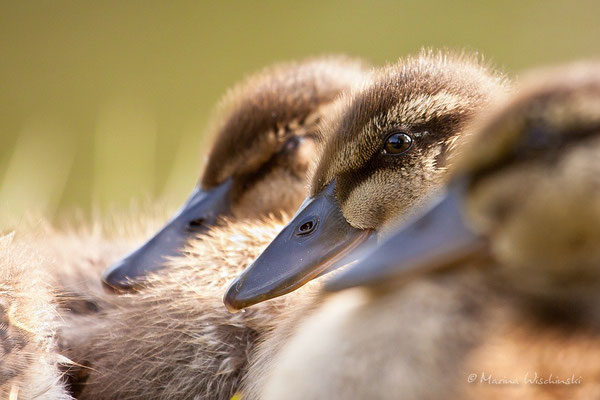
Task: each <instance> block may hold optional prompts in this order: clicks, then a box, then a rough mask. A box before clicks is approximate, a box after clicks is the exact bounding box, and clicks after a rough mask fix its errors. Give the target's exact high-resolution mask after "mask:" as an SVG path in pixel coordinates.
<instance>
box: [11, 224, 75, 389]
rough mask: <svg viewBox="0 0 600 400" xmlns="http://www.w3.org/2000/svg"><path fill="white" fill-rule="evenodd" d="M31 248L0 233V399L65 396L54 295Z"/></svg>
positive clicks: (40, 261) (63, 360) (63, 361)
mask: <svg viewBox="0 0 600 400" xmlns="http://www.w3.org/2000/svg"><path fill="white" fill-rule="evenodd" d="M42 262H43V261H42V259H41V258H39V257H38V256H37V255H34V254H33V248H31V247H26V246H22V245H20V244H17V243H13V238H12V235H9V236H3V237H0V397H2V398H3V399H27V400H29V399H42V400H68V399H71V396H69V395H68V394H67V392H66V390H65V387H64V385H63V383H62V381H61V376H60V373H59V369H58V366H59V363H61V362H62V363H66V362H67V360H66V359H64V358H61V357H60V356H59V355H58V353H57V352H56V346H55V344H54V334H55V329H56V324H55V320H54V318H55V310H54V299H53V297H52V294H51V292H50V290H49V288H48V287H47V285H46V283H45V281H44V275H43V271H42V270H40V269H39V268H37V267H38V265H39V264H40V263H42Z"/></svg>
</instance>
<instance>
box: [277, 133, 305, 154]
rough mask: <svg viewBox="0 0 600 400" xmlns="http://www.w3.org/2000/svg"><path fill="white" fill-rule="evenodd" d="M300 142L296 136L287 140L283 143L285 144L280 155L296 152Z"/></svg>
mask: <svg viewBox="0 0 600 400" xmlns="http://www.w3.org/2000/svg"><path fill="white" fill-rule="evenodd" d="M301 141H302V138H301V137H297V136H294V137H292V138H290V139H288V140H287V142H285V144H284V145H283V148H282V149H281V152H282V153H292V152H294V151H296V149H297V148H298V145H299V144H300V142H301Z"/></svg>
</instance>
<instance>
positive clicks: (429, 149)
mask: <svg viewBox="0 0 600 400" xmlns="http://www.w3.org/2000/svg"><path fill="white" fill-rule="evenodd" d="M502 83H503V80H502V79H501V78H500V77H498V76H496V75H494V74H492V73H491V72H490V71H489V70H488V69H487V68H485V67H484V66H482V65H481V64H479V63H477V62H475V61H474V60H473V59H468V58H465V57H454V56H449V55H447V54H444V53H433V52H423V53H422V54H421V55H419V56H417V57H413V58H408V59H406V60H401V61H400V62H398V63H397V64H394V65H390V66H387V67H385V68H382V69H381V70H380V71H378V72H377V73H375V74H373V76H371V77H370V79H369V80H368V81H367V82H366V83H364V84H363V85H362V86H361V87H360V88H358V89H356V90H354V91H353V92H352V93H349V94H346V95H345V98H344V99H343V100H342V101H341V102H342V104H343V106H340V107H339V109H338V113H337V114H336V115H335V116H333V117H331V118H328V119H327V121H326V122H325V124H324V128H323V132H324V134H327V136H328V139H327V141H326V145H325V147H324V151H323V153H322V155H321V158H320V161H319V164H318V166H317V167H316V171H315V174H314V175H313V178H312V181H311V186H310V194H309V197H308V198H307V199H306V200H305V202H304V203H303V204H302V206H301V207H300V209H299V210H298V211H297V212H296V215H295V216H294V218H293V219H292V221H291V222H290V223H289V224H288V225H287V226H286V227H285V228H284V229H283V231H282V232H281V233H280V234H279V235H278V236H277V237H276V238H275V240H274V241H273V242H272V243H271V244H270V245H269V247H268V248H267V249H266V250H265V251H264V252H263V253H262V254H261V255H260V256H259V257H258V258H257V259H256V260H255V262H254V263H253V264H252V265H251V266H249V267H248V268H247V269H246V270H245V271H244V272H243V273H242V274H241V275H240V276H239V277H238V278H237V279H236V280H235V281H234V282H233V283H232V284H231V286H230V288H229V289H228V291H227V293H226V294H225V297H224V302H225V304H226V306H227V307H228V308H229V309H230V310H232V311H234V310H238V309H241V308H244V307H248V306H250V305H252V304H256V303H258V302H261V301H264V300H268V299H270V298H273V297H277V296H281V295H283V294H286V293H289V292H291V291H293V290H295V289H296V288H298V287H300V286H302V285H304V284H305V283H307V282H308V281H310V280H311V279H313V278H315V277H317V276H319V275H321V274H324V273H326V272H328V271H331V270H333V269H335V268H336V267H338V266H341V265H343V264H344V262H345V261H346V260H347V259H348V257H347V255H348V253H350V252H351V251H352V250H354V249H355V248H357V247H358V246H359V245H361V244H362V245H364V243H366V242H369V241H371V240H372V239H373V238H375V233H377V232H379V231H381V230H385V229H386V226H387V225H388V223H390V222H391V221H394V220H396V219H398V218H403V217H405V216H406V215H408V214H409V210H410V208H411V207H413V206H414V205H415V204H417V203H418V202H419V201H421V200H422V199H423V198H424V197H426V196H427V195H429V194H430V193H431V192H432V191H433V190H435V189H436V188H437V187H439V186H440V185H441V184H442V182H443V181H444V175H445V171H446V167H447V164H448V162H449V157H448V154H449V152H450V150H451V149H452V147H453V145H454V143H455V142H456V139H457V137H458V136H460V134H461V133H462V131H463V127H464V126H465V124H466V122H467V121H468V120H469V119H470V118H471V116H472V115H473V114H474V112H475V111H476V110H478V109H479V108H481V107H482V106H483V105H484V104H486V103H487V102H488V101H489V99H490V98H491V97H492V96H493V94H494V93H495V92H497V91H498V90H499V88H500V87H502Z"/></svg>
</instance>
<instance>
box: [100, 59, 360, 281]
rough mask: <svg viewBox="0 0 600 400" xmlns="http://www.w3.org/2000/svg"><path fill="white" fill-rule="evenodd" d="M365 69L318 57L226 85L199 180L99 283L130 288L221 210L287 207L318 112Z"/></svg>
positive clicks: (240, 212)
mask: <svg viewBox="0 0 600 400" xmlns="http://www.w3.org/2000/svg"><path fill="white" fill-rule="evenodd" d="M365 75H366V69H365V67H364V65H363V64H362V63H361V62H359V61H357V60H351V59H347V58H344V57H323V58H315V59H309V60H307V61H304V62H299V63H288V64H281V65H276V66H274V67H271V68H267V69H265V70H264V71H262V72H260V73H259V74H257V75H255V76H252V77H250V78H248V79H247V80H245V81H244V82H242V83H241V84H239V85H238V86H236V87H234V88H233V89H232V90H230V91H229V92H228V93H227V94H226V95H225V97H224V99H223V100H222V102H221V104H220V107H219V109H218V112H217V113H216V117H215V118H214V122H213V124H212V129H211V131H212V132H213V134H214V135H215V137H216V139H215V142H214V144H213V147H212V150H211V152H210V154H209V157H208V161H207V164H206V167H205V169H204V172H203V174H202V176H201V178H200V180H199V183H198V185H197V186H196V188H195V189H194V191H193V192H192V194H191V196H190V197H189V198H188V200H187V201H186V202H185V203H184V205H183V207H182V208H181V210H180V211H179V212H178V213H177V214H176V215H175V216H174V217H173V218H172V219H171V220H170V221H169V222H168V223H167V224H166V225H165V226H164V227H163V228H162V229H161V230H160V231H159V232H158V233H156V235H155V236H154V237H152V238H151V239H150V240H148V242H146V243H145V244H143V245H142V246H141V247H140V248H138V249H137V250H135V251H134V252H132V253H131V254H129V255H128V256H126V257H125V258H123V259H122V260H120V261H118V262H117V263H115V264H114V265H112V266H111V267H109V268H108V269H107V270H106V271H105V272H104V274H103V277H102V280H103V282H104V285H105V287H106V288H107V289H109V290H117V291H124V290H131V289H134V288H135V287H136V286H138V285H139V284H140V283H142V282H143V281H144V279H145V276H146V275H147V274H149V273H152V272H155V271H157V270H159V269H161V268H164V266H165V261H166V259H167V258H170V257H174V256H177V255H181V253H182V249H183V247H184V246H185V244H186V243H187V241H188V240H189V239H190V238H191V237H195V236H197V235H199V234H203V233H205V232H207V231H208V230H209V228H210V227H211V226H214V225H215V224H218V223H219V222H220V220H221V217H228V218H234V219H246V218H259V217H262V216H267V215H269V214H285V213H291V212H293V210H295V209H296V208H297V207H298V205H299V204H300V203H301V202H302V199H303V198H304V197H305V195H306V175H307V171H308V169H309V166H310V165H311V163H313V160H314V159H315V154H316V148H315V147H316V145H317V143H316V142H317V139H319V138H318V137H317V135H316V131H317V126H318V124H319V122H320V120H321V118H322V116H323V114H324V113H325V112H327V110H328V109H329V108H330V107H331V105H332V103H333V102H334V100H335V99H336V98H337V96H338V95H339V94H340V93H341V92H342V91H344V90H347V89H349V88H350V87H351V86H352V85H355V84H357V83H358V82H360V81H361V80H362V79H363V77H364V76H365Z"/></svg>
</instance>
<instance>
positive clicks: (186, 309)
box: [71, 219, 314, 399]
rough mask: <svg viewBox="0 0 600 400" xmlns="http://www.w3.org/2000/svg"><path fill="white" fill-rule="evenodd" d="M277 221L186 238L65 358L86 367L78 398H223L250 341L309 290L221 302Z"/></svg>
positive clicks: (234, 384)
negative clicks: (177, 253)
mask: <svg viewBox="0 0 600 400" xmlns="http://www.w3.org/2000/svg"><path fill="white" fill-rule="evenodd" d="M281 226H282V222H281V221H280V220H275V219H271V220H266V221H263V222H255V223H253V224H247V223H244V222H232V223H228V224H226V225H224V226H222V227H217V228H214V229H213V230H212V231H211V233H209V234H208V235H205V236H202V237H199V238H198V239H197V240H194V241H192V242H191V243H190V244H189V246H188V247H187V248H186V253H187V254H188V256H186V257H181V258H177V259H174V260H172V261H171V262H170V265H169V272H168V273H165V274H161V275H160V276H159V275H156V276H154V277H152V278H151V280H149V281H148V282H147V287H146V288H145V289H144V290H141V291H140V292H138V293H135V294H131V295H123V296H119V298H118V307H117V308H116V309H112V310H110V312H108V313H106V315H105V318H104V319H103V320H102V322H101V323H100V324H99V325H98V326H96V327H95V328H94V332H93V334H92V335H91V337H90V338H89V341H88V343H87V345H86V346H82V347H80V348H77V349H74V350H73V352H74V354H71V356H72V357H73V358H74V359H76V360H78V362H81V363H84V364H85V365H89V366H90V367H91V368H92V370H91V371H90V373H89V377H88V378H87V380H86V382H85V385H84V386H83V391H82V393H81V395H80V396H79V398H81V399H113V398H122V399H128V398H198V399H229V398H231V396H232V395H233V394H234V393H235V392H236V391H237V390H239V388H240V382H241V379H242V376H243V375H244V374H245V373H246V371H247V367H248V366H247V360H248V356H249V354H250V353H251V352H252V351H253V349H254V348H255V346H256V343H257V341H259V340H260V339H261V338H262V337H263V336H264V334H265V332H267V331H270V330H272V329H273V326H274V325H275V324H277V323H278V318H279V317H282V318H283V315H285V314H286V313H288V312H291V310H293V309H295V304H296V303H300V302H304V301H307V299H308V298H310V296H311V293H312V292H313V291H314V288H312V287H307V288H306V289H305V290H304V291H302V292H299V293H298V296H290V297H286V298H285V299H281V300H280V301H277V302H274V303H268V304H264V305H261V306H260V307H257V308H256V309H253V310H249V311H248V312H244V313H237V314H230V313H229V312H228V311H227V310H226V309H225V308H224V307H223V306H222V303H221V296H222V291H223V288H224V287H225V285H226V284H227V282H228V281H229V280H230V279H232V278H233V277H234V276H235V275H236V274H237V273H239V272H240V270H241V269H242V268H243V267H244V266H245V265H246V264H247V263H249V262H250V261H251V260H252V259H254V258H255V257H256V255H257V254H258V253H259V252H260V251H261V250H262V248H264V246H265V245H266V244H267V243H268V242H269V241H270V240H271V239H272V238H273V236H274V235H275V234H276V232H277V231H278V229H280V228H281Z"/></svg>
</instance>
